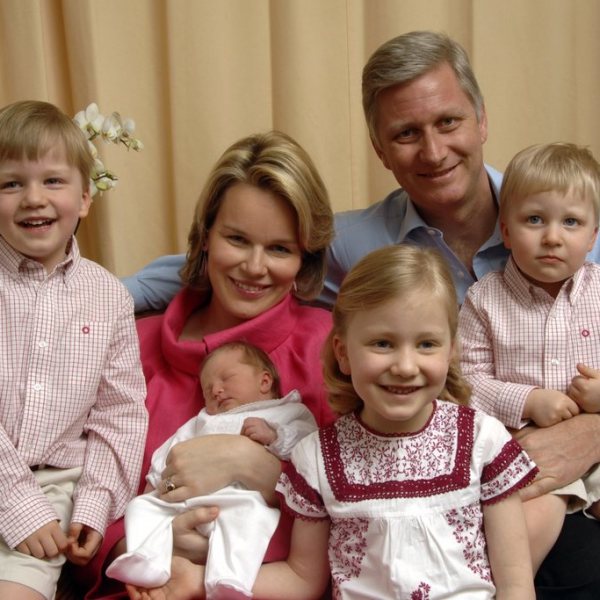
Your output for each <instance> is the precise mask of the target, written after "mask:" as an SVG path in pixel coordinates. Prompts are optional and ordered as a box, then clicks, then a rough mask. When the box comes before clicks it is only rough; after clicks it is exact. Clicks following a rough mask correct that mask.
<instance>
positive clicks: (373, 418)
mask: <svg viewBox="0 0 600 600" xmlns="http://www.w3.org/2000/svg"><path fill="white" fill-rule="evenodd" d="M333 321H334V325H333V330H332V332H331V334H330V336H329V339H328V342H327V343H326V346H325V361H324V362H325V380H326V382H327V386H328V388H329V392H330V402H331V404H332V406H333V407H334V409H335V410H336V411H337V412H339V413H341V414H342V415H343V416H341V417H340V418H339V419H338V420H337V421H336V422H335V423H334V424H333V425H330V426H329V427H326V428H324V429H322V430H320V431H319V432H316V433H315V434H311V435H309V436H307V437H306V438H304V439H303V440H302V441H301V442H300V443H299V444H298V445H297V446H296V447H295V449H294V451H293V453H292V462H291V463H290V465H289V467H288V468H287V470H286V471H285V472H284V473H283V474H282V475H281V477H280V480H279V483H278V491H279V492H280V493H281V494H282V496H283V498H284V500H285V506H286V508H287V510H289V511H291V512H292V514H293V515H294V516H295V517H296V518H295V521H294V526H293V532H292V545H291V550H290V554H289V557H288V559H287V561H286V562H279V563H271V564H267V565H263V566H262V568H261V570H260V572H259V576H258V578H257V580H256V583H255V587H254V589H253V591H254V594H255V597H257V598H261V599H265V600H267V599H269V598H273V599H277V598H281V597H282V595H281V594H282V592H281V590H285V597H286V598H288V599H290V600H291V599H294V598H302V599H306V598H319V597H320V595H321V594H322V593H323V591H324V589H325V587H326V585H327V582H328V576H329V572H330V570H331V574H332V577H333V595H334V598H336V599H338V598H344V599H350V598H378V599H383V598H408V599H411V600H413V599H433V598H442V597H443V598H448V597H450V596H451V597H452V598H469V600H473V599H479V598H493V597H496V598H498V599H500V598H510V599H511V600H515V599H517V598H518V599H521V598H528V599H533V598H534V597H535V596H534V590H533V581H532V572H531V566H530V559H529V549H528V545H527V532H526V528H525V522H524V518H523V512H522V508H521V501H520V499H519V495H518V494H517V493H516V492H517V490H518V489H519V488H521V487H523V486H525V485H527V484H528V483H529V482H530V481H531V480H532V479H533V477H534V476H535V473H536V467H535V466H534V465H533V463H532V462H531V461H530V460H529V458H528V457H527V455H526V454H525V453H524V452H523V451H522V449H521V448H520V446H519V445H518V444H517V443H516V442H515V441H513V440H512V439H511V437H510V436H509V434H508V433H507V431H506V430H505V428H504V426H503V425H502V424H501V423H500V422H499V421H497V420H496V419H494V418H491V417H489V416H487V415H485V414H483V413H480V412H477V411H474V410H472V409H470V408H468V407H466V406H464V404H465V403H466V401H467V398H468V387H467V386H466V384H465V383H464V382H463V380H462V378H461V375H460V371H459V368H458V361H457V358H458V357H457V351H456V340H455V334H456V327H457V304H456V293H455V290H454V287H453V284H452V279H451V276H450V273H449V272H448V269H447V267H446V265H445V263H444V261H443V259H441V258H440V257H439V256H438V255H437V254H436V253H435V252H434V251H431V250H423V249H417V248H416V247H412V246H407V245H402V246H390V247H387V248H383V249H381V250H377V251H375V252H373V253H371V254H370V255H368V256H367V257H365V258H364V259H363V260H362V261H360V262H359V263H357V265H356V266H355V267H354V268H353V269H352V271H351V272H350V273H349V274H348V276H347V277H346V279H345V280H344V283H343V284H342V287H341V289H340V293H339V296H338V299H337V302H336V305H335V308H334V311H333ZM328 563H329V564H328Z"/></svg>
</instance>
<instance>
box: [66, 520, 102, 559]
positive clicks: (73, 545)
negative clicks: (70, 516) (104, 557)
mask: <svg viewBox="0 0 600 600" xmlns="http://www.w3.org/2000/svg"><path fill="white" fill-rule="evenodd" d="M101 543H102V536H101V535H100V534H99V533H98V532H97V531H96V530H94V529H92V528H91V527H88V526H87V525H82V524H81V523H71V526H70V527H69V545H68V546H67V548H66V550H65V556H66V557H67V558H68V559H69V560H70V561H71V562H72V563H73V564H75V565H87V564H88V562H89V561H90V560H91V559H92V558H93V557H94V555H95V554H96V552H98V548H100V544H101Z"/></svg>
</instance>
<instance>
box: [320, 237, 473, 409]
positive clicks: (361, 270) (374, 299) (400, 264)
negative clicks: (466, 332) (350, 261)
mask: <svg viewBox="0 0 600 600" xmlns="http://www.w3.org/2000/svg"><path fill="white" fill-rule="evenodd" d="M415 291H418V292H419V293H422V294H423V300H424V301H425V300H426V299H427V298H431V297H432V296H437V297H438V298H441V299H442V300H443V301H444V303H445V305H446V308H447V313H448V323H449V325H450V333H451V336H452V339H453V340H454V339H456V329H457V326H458V302H457V300H456V290H455V287H454V283H453V281H452V276H451V275H450V270H449V269H448V266H447V264H446V261H445V260H444V259H443V258H442V256H441V255H440V254H439V253H438V252H437V251H436V250H433V249H430V248H419V247H417V246H411V245H408V244H401V245H398V246H386V247H385V248H380V249H379V250H375V251H374V252H371V253H370V254H368V255H367V256H365V257H364V258H363V259H362V260H360V261H359V262H358V263H356V265H355V266H354V267H353V268H352V270H351V271H350V272H349V273H348V275H346V278H345V279H344V281H343V282H342V285H341V287H340V291H339V293H338V296H337V300H336V302H335V305H334V307H333V329H332V330H331V332H330V334H329V337H328V338H327V341H326V343H325V346H324V350H323V374H324V379H325V385H326V386H327V389H328V391H329V403H330V405H331V407H332V408H333V410H334V411H336V412H337V413H339V414H346V413H349V412H352V411H353V410H356V409H357V408H360V407H361V406H362V404H363V403H362V400H361V399H360V397H359V396H358V394H357V393H356V391H355V390H354V387H353V385H352V380H351V377H350V375H345V374H344V373H342V371H341V370H340V368H339V364H338V361H337V359H336V357H335V354H334V351H333V338H334V337H335V336H340V337H342V338H343V337H344V336H345V335H346V331H347V329H348V323H349V320H350V318H351V317H352V316H353V315H355V314H356V313H359V312H362V311H365V310H370V309H374V308H376V307H378V306H380V305H381V304H384V303H385V302H389V301H390V300H393V299H395V298H398V297H402V296H403V295H408V294H413V293H414V292H415ZM469 396H470V388H469V386H468V384H467V383H466V381H465V380H464V379H463V377H462V374H461V371H460V366H459V361H458V353H456V352H455V353H454V355H453V357H452V359H451V361H450V365H449V368H448V376H447V378H446V383H445V386H444V389H443V390H442V393H441V394H440V398H441V399H442V400H449V401H451V402H456V403H458V404H467V403H468V400H469Z"/></svg>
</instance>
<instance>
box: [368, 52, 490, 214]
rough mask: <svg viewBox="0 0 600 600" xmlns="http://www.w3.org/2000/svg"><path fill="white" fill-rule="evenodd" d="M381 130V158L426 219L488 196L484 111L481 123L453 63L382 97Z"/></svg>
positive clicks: (378, 123)
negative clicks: (486, 194)
mask: <svg viewBox="0 0 600 600" xmlns="http://www.w3.org/2000/svg"><path fill="white" fill-rule="evenodd" d="M376 131H377V140H376V141H373V145H374V147H375V151H376V152H377V155H378V156H379V158H380V159H381V161H382V162H383V164H384V166H385V167H386V168H387V169H389V170H390V171H392V173H393V174H394V176H395V177H396V180H397V181H398V183H399V184H400V185H401V186H402V187H403V188H404V189H405V190H406V191H407V192H408V194H409V195H410V197H411V198H412V200H413V202H414V203H415V205H416V206H417V208H418V209H419V212H420V213H421V215H422V216H423V217H424V218H426V219H427V217H430V218H434V217H435V216H440V214H443V213H444V212H447V210H448V207H453V206H457V205H462V204H463V203H465V202H467V203H468V202H477V201H478V199H479V198H480V197H481V194H482V193H485V192H487V193H489V184H488V182H487V176H486V173H485V169H484V166H483V154H482V146H483V144H484V142H485V141H486V139H487V118H486V115H485V110H482V115H481V118H480V119H479V120H478V119H477V114H476V112H475V108H474V106H473V105H472V104H471V101H470V100H469V97H468V96H467V95H466V93H465V92H464V91H463V89H462V88H461V87H460V85H459V83H458V80H457V78H456V75H455V73H454V71H453V70H452V68H451V67H450V65H449V64H448V63H442V64H441V65H439V66H437V67H435V68H434V69H432V70H430V71H428V72H427V73H425V74H423V75H421V76H420V77H417V78H416V79H414V80H412V81H410V82H408V83H405V84H399V85H396V86H393V87H391V88H388V89H386V90H384V91H383V92H381V93H380V95H379V96H378V98H377V118H376Z"/></svg>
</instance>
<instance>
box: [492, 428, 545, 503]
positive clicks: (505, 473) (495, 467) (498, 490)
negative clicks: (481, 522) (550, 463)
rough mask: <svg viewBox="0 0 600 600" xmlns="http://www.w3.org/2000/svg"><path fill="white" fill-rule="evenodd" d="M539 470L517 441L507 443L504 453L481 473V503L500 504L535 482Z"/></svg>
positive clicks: (503, 449)
mask: <svg viewBox="0 0 600 600" xmlns="http://www.w3.org/2000/svg"><path fill="white" fill-rule="evenodd" d="M537 472H538V468H537V467H536V466H535V465H533V463H531V462H530V460H529V457H528V456H527V455H526V454H525V453H524V452H523V449H522V448H521V446H520V445H519V443H518V442H517V441H515V440H512V439H511V440H509V441H508V442H506V444H505V445H504V447H503V448H502V451H501V452H500V454H498V456H497V457H496V458H495V459H494V460H493V461H492V462H491V463H490V464H489V465H487V466H485V467H484V469H483V472H482V473H481V501H482V502H483V503H484V504H493V503H494V502H498V501H499V500H502V499H503V498H506V497H507V496H510V495H511V494H514V493H515V492H516V491H517V490H519V489H520V488H522V487H525V486H526V485H528V484H529V483H531V482H532V481H533V479H534V478H535V476H536V474H537Z"/></svg>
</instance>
